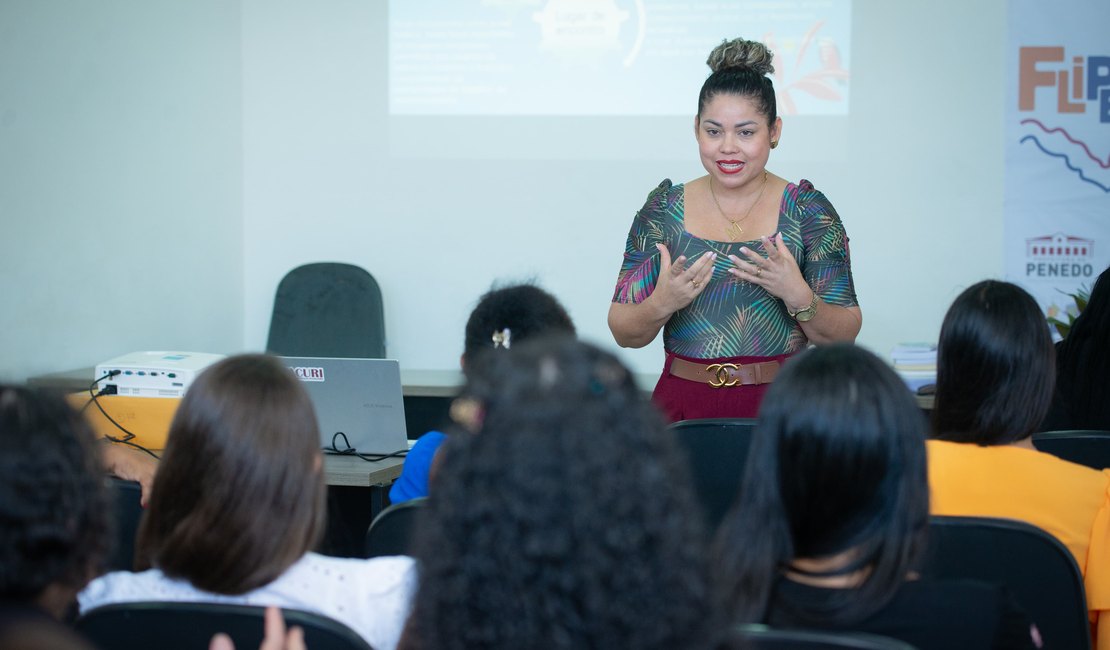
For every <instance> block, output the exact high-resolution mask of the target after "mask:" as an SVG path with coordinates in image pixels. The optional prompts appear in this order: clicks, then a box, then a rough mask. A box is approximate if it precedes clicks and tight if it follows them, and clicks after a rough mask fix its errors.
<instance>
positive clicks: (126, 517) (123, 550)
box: [108, 477, 143, 571]
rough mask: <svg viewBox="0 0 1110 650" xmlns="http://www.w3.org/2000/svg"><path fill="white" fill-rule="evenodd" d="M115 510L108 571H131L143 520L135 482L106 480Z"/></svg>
mask: <svg viewBox="0 0 1110 650" xmlns="http://www.w3.org/2000/svg"><path fill="white" fill-rule="evenodd" d="M108 484H109V490H110V492H111V494H112V501H113V503H114V505H115V510H116V538H115V545H114V546H113V547H112V552H111V554H110V555H109V557H108V570H109V571H131V570H132V569H133V568H134V566H135V537H136V536H137V535H138V534H139V522H140V521H142V518H143V506H142V500H141V498H142V490H141V489H140V487H139V484H138V483H136V482H135V481H125V480H123V479H120V478H115V477H110V478H109V479H108Z"/></svg>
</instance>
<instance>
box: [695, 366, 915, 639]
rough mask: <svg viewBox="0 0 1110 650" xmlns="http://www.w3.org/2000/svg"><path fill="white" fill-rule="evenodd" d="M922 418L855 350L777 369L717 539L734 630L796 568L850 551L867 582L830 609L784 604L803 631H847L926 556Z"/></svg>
mask: <svg viewBox="0 0 1110 650" xmlns="http://www.w3.org/2000/svg"><path fill="white" fill-rule="evenodd" d="M925 430H926V423H925V418H924V416H923V415H922V413H921V411H920V409H919V408H918V407H917V403H916V402H915V400H914V399H913V396H912V395H911V394H910V392H909V390H908V389H907V388H906V385H905V384H904V383H903V382H902V381H901V380H900V379H899V378H898V376H897V375H896V374H895V373H894V371H893V370H891V369H890V368H889V367H888V366H887V365H886V364H885V363H884V362H882V361H881V360H879V359H878V358H877V357H876V356H875V355H873V354H871V353H870V352H867V351H866V350H864V349H862V348H858V347H855V346H853V345H850V344H834V345H827V346H821V347H817V348H813V349H811V350H808V351H806V352H804V353H802V354H800V355H799V356H797V357H796V358H794V359H791V360H790V361H789V362H787V363H786V364H785V367H784V368H783V370H782V372H781V373H780V374H779V375H778V376H777V377H776V378H775V382H774V384H773V385H772V386H771V388H770V390H768V391H767V395H766V398H765V399H764V401H763V404H762V405H761V406H760V412H759V424H758V425H757V428H756V431H755V435H754V437H753V439H752V446H751V450H750V454H749V457H748V462H747V466H746V468H745V470H744V472H745V473H744V479H743V482H742V484H741V490H740V494H739V498H738V501H737V503H736V505H735V506H734V507H733V510H732V511H731V512H730V513H729V515H728V516H727V517H726V519H725V521H724V523H723V524H722V526H721V530H720V531H719V532H718V537H717V540H716V545H715V554H716V555H717V557H718V572H717V574H718V575H719V576H720V577H721V590H720V591H721V597H722V599H723V601H724V602H725V603H726V604H727V606H728V612H729V613H730V614H732V615H733V616H734V617H735V619H734V620H736V621H737V622H747V623H759V622H763V621H764V619H765V617H766V616H767V615H768V607H769V604H770V602H771V599H772V595H773V591H774V586H775V583H776V581H777V580H778V579H779V578H780V576H781V575H782V572H783V570H784V569H785V567H786V566H787V565H789V564H790V562H791V561H792V560H794V559H796V558H810V559H812V558H823V557H828V556H833V555H837V554H839V553H843V552H846V551H850V550H853V549H854V550H855V551H856V553H855V555H856V561H855V562H853V563H852V566H851V567H850V568H863V567H868V568H869V572H868V574H867V576H866V578H865V579H864V581H863V583H862V584H861V585H860V586H859V587H857V588H854V589H844V590H843V593H842V594H841V595H840V597H839V598H837V599H836V601H835V602H834V603H833V605H832V606H831V607H827V608H826V607H824V606H823V607H822V608H821V609H820V610H812V609H807V608H806V604H805V603H789V602H786V603H782V608H783V609H784V611H785V612H786V613H787V614H788V615H789V616H790V617H791V618H793V619H795V620H797V621H798V622H799V623H800V624H805V625H818V626H819V625H822V624H830V623H834V622H835V623H837V624H844V623H851V622H855V621H858V620H861V619H863V618H865V617H867V616H869V615H871V614H873V613H874V612H876V611H878V610H879V609H880V608H882V607H883V606H885V605H886V603H888V602H889V601H890V599H891V598H892V597H893V596H894V594H895V592H896V591H897V590H898V588H899V586H900V585H901V584H902V582H903V581H904V580H905V578H906V574H907V572H908V571H909V570H910V569H911V567H912V566H913V564H914V562H915V560H916V559H917V558H918V557H919V555H920V552H921V550H922V547H923V543H924V537H925V532H926V529H927V523H928V516H929V493H928V486H927V478H926V473H925Z"/></svg>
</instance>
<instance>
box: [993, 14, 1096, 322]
mask: <svg viewBox="0 0 1110 650" xmlns="http://www.w3.org/2000/svg"><path fill="white" fill-rule="evenodd" d="M1009 25H1010V34H1009V43H1008V48H1009V49H1008V52H1007V88H1006V111H1005V116H1006V135H1005V139H1006V149H1005V151H1006V153H1005V159H1006V172H1005V174H1006V176H1005V198H1004V203H1003V215H1004V217H1003V218H1004V221H1005V227H1004V233H1005V236H1004V245H1005V254H1004V257H1005V264H1006V276H1007V278H1008V279H1009V280H1011V281H1013V282H1016V283H1018V284H1020V285H1022V286H1023V287H1024V288H1025V289H1026V290H1028V291H1029V292H1030V293H1032V294H1033V296H1034V297H1035V298H1036V299H1037V302H1039V303H1040V304H1041V306H1042V307H1043V308H1044V309H1045V313H1046V315H1047V316H1049V317H1054V318H1056V319H1059V320H1061V321H1063V322H1065V323H1066V322H1068V314H1074V313H1075V309H1076V307H1075V301H1074V299H1073V298H1072V296H1071V295H1070V294H1074V293H1075V292H1077V291H1089V290H1090V288H1091V286H1092V285H1093V284H1094V281H1095V279H1096V278H1097V277H1098V275H1099V273H1101V272H1102V271H1103V269H1105V268H1106V267H1107V265H1108V264H1110V39H1107V36H1106V34H1107V32H1106V28H1107V26H1110V2H1106V1H1105V0H1057V1H1056V2H1053V3H1052V4H1051V6H1050V5H1048V4H1046V3H1044V2H1036V1H1033V0H1011V2H1010V4H1009Z"/></svg>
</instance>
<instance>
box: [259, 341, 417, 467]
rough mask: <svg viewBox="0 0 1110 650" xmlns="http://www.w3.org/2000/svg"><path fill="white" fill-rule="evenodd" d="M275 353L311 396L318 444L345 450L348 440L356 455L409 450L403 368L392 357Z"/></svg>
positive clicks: (325, 447) (327, 447) (326, 447)
mask: <svg viewBox="0 0 1110 650" xmlns="http://www.w3.org/2000/svg"><path fill="white" fill-rule="evenodd" d="M279 358H280V359H281V360H282V362H283V363H285V365H287V366H289V368H290V369H291V370H292V371H293V372H294V373H295V374H296V375H297V377H298V378H299V379H300V380H301V381H302V382H303V383H304V387H305V389H306V390H307V391H308V396H309V397H310V398H311V399H312V406H313V407H314V408H315V409H316V419H317V421H318V422H319V424H320V446H321V447H322V448H324V449H331V448H332V446H333V445H334V447H335V449H337V450H339V451H343V450H346V449H347V448H348V445H349V446H350V447H351V448H353V449H354V450H355V451H357V452H358V453H360V454H392V453H394V452H397V451H401V450H405V449H408V434H407V432H406V429H405V405H404V401H403V400H402V397H401V368H400V364H398V363H397V361H396V360H395V359H334V358H321V357H279ZM338 432H342V433H343V436H339V435H336V434H337V433H338ZM344 436H346V440H344V439H343V438H344Z"/></svg>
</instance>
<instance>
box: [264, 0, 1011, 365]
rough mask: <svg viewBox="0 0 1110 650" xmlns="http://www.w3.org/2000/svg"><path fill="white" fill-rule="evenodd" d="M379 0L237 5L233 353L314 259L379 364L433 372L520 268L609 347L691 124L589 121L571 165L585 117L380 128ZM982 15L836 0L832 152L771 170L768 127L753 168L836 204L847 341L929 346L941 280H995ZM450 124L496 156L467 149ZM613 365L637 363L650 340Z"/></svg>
mask: <svg viewBox="0 0 1110 650" xmlns="http://www.w3.org/2000/svg"><path fill="white" fill-rule="evenodd" d="M385 4H386V3H385V2H374V3H369V6H368V3H366V2H360V1H357V0H330V1H329V2H328V3H326V5H323V6H322V5H321V4H320V3H308V2H304V1H302V0H285V1H281V2H277V3H275V2H268V1H266V0H244V78H245V84H244V89H245V90H244V123H245V126H244V129H245V130H244V133H245V144H244V156H245V158H244V159H245V170H246V172H245V176H244V197H245V206H246V207H245V214H244V217H245V225H246V231H245V232H246V235H245V236H246V241H247V257H246V280H245V296H246V320H245V329H244V338H245V341H246V344H247V346H248V347H260V346H262V345H264V343H265V336H266V328H267V323H268V319H269V309H270V305H271V302H272V294H273V290H274V287H275V286H276V284H277V282H278V281H279V280H280V278H281V275H282V274H283V273H284V272H285V271H286V270H288V269H289V268H291V267H292V266H294V265H296V264H298V263H302V262H308V261H318V260H325V259H332V260H341V261H349V262H354V263H357V264H361V265H362V266H364V267H365V268H367V269H368V270H370V271H371V273H373V274H374V275H375V276H376V277H377V278H378V280H379V281H380V282H381V284H382V287H383V292H384V294H385V301H386V308H387V316H386V320H387V322H386V327H387V332H388V336H389V341H388V349H389V354H390V356H394V357H396V358H399V359H401V361H402V364H403V365H404V366H407V367H410V368H451V367H454V365H455V364H456V362H457V358H458V355H459V353H460V351H461V346H462V341H461V339H462V327H463V323H464V322H465V318H466V316H467V314H468V313H469V310H470V308H471V307H472V306H473V304H474V301H475V299H476V298H477V296H478V295H479V294H480V293H482V292H483V291H484V290H485V289H487V288H488V287H489V285H490V282H491V281H492V280H494V279H503V280H514V279H526V278H535V279H537V280H538V281H539V282H540V283H541V284H542V285H543V286H544V287H546V288H548V289H549V290H551V291H552V292H554V293H555V294H556V295H557V296H559V297H560V298H561V299H562V300H564V301H565V302H566V304H567V305H568V307H569V308H570V311H571V315H572V316H573V318H574V319H575V321H576V323H577V324H578V326H579V330H580V332H581V334H582V335H583V336H584V337H586V338H589V339H593V340H595V341H600V342H603V343H605V344H606V345H610V346H612V345H613V344H612V342H611V337H610V335H609V332H608V329H607V327H606V324H605V315H606V311H607V309H608V304H609V300H610V297H611V292H612V288H613V282H614V280H615V277H616V271H617V268H618V267H619V264H620V259H621V253H622V251H623V245H624V237H625V235H626V234H627V231H628V227H629V225H630V223H631V219H632V215H633V213H634V212H635V210H636V209H637V208H638V207H639V206H640V205H641V203H642V202H643V199H644V197H645V196H646V194H647V192H648V191H649V190H650V189H651V188H652V187H654V185H655V184H656V183H658V182H659V180H661V179H662V178H663V177H665V176H669V177H671V178H672V179H674V180H676V181H679V180H688V179H691V178H693V177H696V176H698V175H700V174H701V173H703V172H702V170H701V168H700V166H699V164H698V161H697V151H696V148H695V143H694V140H693V136H692V133H691V121H692V115H691V116H690V117H689V118H685V117H684V118H675V119H673V120H670V121H666V120H664V121H663V124H662V125H661V128H657V129H655V128H652V129H649V128H647V127H657V126H659V124H658V123H659V120H654V121H652V120H645V119H643V118H639V119H629V120H627V121H626V122H617V123H615V125H614V123H613V122H606V123H605V124H606V125H611V126H612V134H611V136H610V137H609V138H604V139H602V140H601V141H599V142H597V143H596V145H595V146H596V149H597V152H596V153H591V154H588V155H587V154H583V155H582V156H581V157H580V159H579V160H575V159H573V157H572V156H567V155H566V148H565V147H564V146H562V145H561V143H563V142H565V141H566V140H568V139H574V138H575V137H576V133H577V131H581V130H591V129H597V126H598V125H597V124H596V121H591V120H590V119H589V118H586V119H582V120H579V121H577V122H575V121H574V120H569V119H562V120H555V121H550V122H542V121H539V120H535V119H531V120H530V119H525V118H467V120H460V119H458V118H443V117H430V118H427V119H423V120H421V119H415V118H406V119H404V120H395V122H394V123H393V124H394V125H395V126H403V127H404V128H403V130H398V131H396V132H393V133H390V130H389V129H390V125H391V122H390V118H389V115H388V111H387V95H386V91H387V88H386V86H387V84H386V77H385V65H386V61H385V56H386V28H387V18H388V17H387V12H386V8H385ZM1003 8H1004V3H1003V2H1002V0H992V1H990V2H979V3H971V4H968V3H963V2H958V1H957V0H942V1H940V2H935V3H903V2H887V1H885V0H857V1H856V2H855V4H854V7H853V25H852V40H853V44H852V73H853V79H852V108H851V118H850V122H849V131H850V132H849V134H848V137H847V138H846V140H847V142H848V149H847V150H846V151H843V152H838V153H842V154H843V160H840V161H835V162H828V161H825V162H820V161H811V162H807V161H805V160H792V159H791V155H790V151H791V142H790V138H791V131H790V124H789V121H787V124H786V127H785V129H786V131H785V134H784V138H783V146H782V147H781V148H780V149H779V150H778V151H777V152H776V156H778V159H779V162H777V163H776V159H775V158H774V157H773V158H772V162H771V167H772V169H773V170H774V171H776V172H778V173H780V174H781V175H783V176H785V177H787V178H793V179H797V178H801V177H805V178H809V179H810V180H812V181H813V182H814V183H815V184H816V185H817V187H818V188H819V189H822V190H824V191H825V193H826V194H827V195H828V196H829V197H830V198H831V200H832V201H833V202H834V204H835V205H836V206H837V208H838V210H839V212H840V214H841V217H842V218H843V219H844V221H845V223H846V225H847V228H848V231H849V234H850V236H851V239H852V253H853V262H854V269H855V277H856V282H857V289H858V293H859V297H860V301H861V303H862V306H863V311H864V315H865V316H864V328H863V332H862V333H861V336H860V342H861V343H863V344H864V345H866V346H868V347H870V348H872V349H874V350H876V351H878V352H881V353H884V354H885V352H886V351H887V350H888V349H889V348H890V347H891V346H892V345H893V344H895V343H896V342H899V341H902V340H923V339H924V340H927V339H935V337H936V335H937V332H938V331H939V324H940V320H941V317H942V316H943V313H944V310H945V309H946V307H947V305H948V303H949V302H950V301H951V299H952V298H953V297H954V296H955V294H956V293H957V292H958V291H959V289H961V288H962V287H964V286H966V285H968V284H971V283H972V282H975V281H977V280H979V279H982V278H984V277H987V276H998V275H999V274H1000V273H1001V269H1002V251H1001V236H1002V235H1001V232H1002V231H1001V229H1002V218H1001V217H1002V214H1001V191H1002V122H1001V111H1002V101H1003V99H1002V92H1003V79H1002V70H1003V61H1004V59H1003V56H1004V50H1003V47H1004V44H1005V21H1004V14H1003ZM957 14H958V15H960V19H959V20H955V19H953V18H952V17H953V16H954V15H957ZM737 31H738V30H737ZM725 35H729V36H732V35H734V34H733V33H732V31H727V32H723V33H722V36H725ZM695 100H696V97H691V98H690V103H691V106H693V105H694V104H695ZM468 120H469V121H468ZM538 124H545V125H546V126H544V127H542V128H538V127H537V125H538ZM467 125H472V126H473V127H474V128H475V129H476V130H481V131H482V132H483V133H485V132H491V133H493V134H494V135H495V137H500V138H503V140H502V141H499V142H495V143H490V145H489V147H488V149H489V150H492V151H497V152H504V151H506V150H511V151H512V152H513V155H512V156H506V155H500V154H495V155H490V154H489V153H486V152H483V151H479V150H476V149H474V148H473V146H472V144H471V143H469V142H468V137H467V135H468V134H467V133H466V132H465V128H466V127H467ZM601 131H602V133H605V131H604V129H601ZM629 133H631V134H633V136H632V137H630V136H629ZM795 133H797V131H795ZM804 135H805V137H810V138H812V137H822V135H821V134H820V133H819V132H818V133H806V134H804ZM827 137H828V140H829V143H830V146H837V147H839V146H841V145H840V144H838V143H840V142H843V141H844V140H845V138H844V137H842V135H841V134H836V133H829V134H827ZM460 142H461V143H466V144H467V145H470V146H466V147H464V148H462V149H461V150H460V148H459V143H460ZM409 143H413V144H411V146H410V144H409ZM429 144H431V145H434V146H429ZM548 152H555V155H554V156H550V155H548ZM660 152H664V153H660ZM835 157H836V156H834V158H835ZM509 158H513V159H509ZM598 158H600V160H599V159H598ZM275 224H280V227H275ZM622 355H623V357H624V358H625V359H626V360H627V361H629V362H630V363H632V364H633V365H634V367H635V368H636V370H638V371H641V372H653V371H657V370H658V368H659V366H660V362H661V356H662V352H661V345H660V343H659V341H656V343H654V344H653V345H652V346H649V348H647V349H645V350H636V351H623V352H622Z"/></svg>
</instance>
